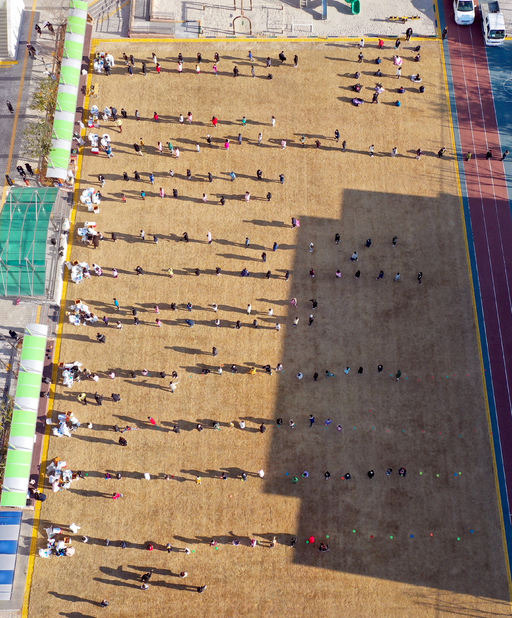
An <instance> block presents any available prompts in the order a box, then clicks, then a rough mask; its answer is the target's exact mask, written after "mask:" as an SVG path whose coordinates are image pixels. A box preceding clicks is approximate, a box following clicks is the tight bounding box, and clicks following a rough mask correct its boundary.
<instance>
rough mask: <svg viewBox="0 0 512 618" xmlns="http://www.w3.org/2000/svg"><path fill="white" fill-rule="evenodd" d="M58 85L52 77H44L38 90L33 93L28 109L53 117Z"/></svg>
mask: <svg viewBox="0 0 512 618" xmlns="http://www.w3.org/2000/svg"><path fill="white" fill-rule="evenodd" d="M58 87H59V84H58V82H57V80H56V79H54V78H53V77H50V76H48V77H45V78H43V79H42V80H41V82H40V84H39V87H38V89H37V90H36V91H35V92H34V94H33V97H32V102H31V103H30V109H35V110H37V111H39V112H48V113H49V114H51V115H52V116H53V112H54V110H55V105H56V103H57V89H58Z"/></svg>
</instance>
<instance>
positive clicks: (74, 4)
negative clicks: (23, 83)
mask: <svg viewBox="0 0 512 618" xmlns="http://www.w3.org/2000/svg"><path fill="white" fill-rule="evenodd" d="M86 27H87V2H82V0H70V3H69V17H68V21H67V25H66V37H65V39H64V49H63V52H62V63H61V70H60V78H59V88H58V91H57V106H56V109H55V117H54V122H53V132H52V146H51V149H50V154H49V155H48V167H47V170H46V176H47V177H48V178H62V179H64V178H66V177H67V174H68V165H69V157H70V153H71V147H72V140H73V129H74V126H75V111H76V102H77V98H78V87H79V84H80V69H81V66H82V55H83V49H84V39H85V30H86Z"/></svg>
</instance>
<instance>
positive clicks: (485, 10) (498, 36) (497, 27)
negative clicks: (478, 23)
mask: <svg viewBox="0 0 512 618" xmlns="http://www.w3.org/2000/svg"><path fill="white" fill-rule="evenodd" d="M480 10H481V12H482V30H483V33H484V39H485V44H486V45H503V43H504V42H505V36H506V30H505V18H504V17H503V13H502V12H501V10H500V5H499V3H498V2H497V0H494V1H493V2H481V3H480Z"/></svg>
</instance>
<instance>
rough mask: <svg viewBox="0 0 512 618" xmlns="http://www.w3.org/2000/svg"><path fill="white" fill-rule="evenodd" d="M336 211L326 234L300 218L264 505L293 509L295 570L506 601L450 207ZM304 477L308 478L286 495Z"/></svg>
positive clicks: (375, 202)
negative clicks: (274, 497) (323, 547)
mask: <svg viewBox="0 0 512 618" xmlns="http://www.w3.org/2000/svg"><path fill="white" fill-rule="evenodd" d="M342 204H343V206H342V209H341V219H340V220H333V219H323V218H316V217H300V221H301V227H300V230H299V233H298V239H297V246H298V247H300V248H302V249H298V250H297V251H296V257H295V264H294V267H293V273H294V275H293V277H294V278H293V284H292V288H291V296H292V297H297V299H298V301H299V304H298V307H297V309H295V308H293V307H292V308H290V309H289V311H288V316H289V320H288V323H291V321H292V318H293V317H294V316H295V315H298V316H299V317H300V319H301V322H300V324H301V325H302V327H297V328H293V327H289V328H287V329H286V333H285V339H284V343H283V357H282V362H283V365H284V369H285V373H284V374H282V375H281V376H280V378H279V379H280V386H279V390H278V396H277V400H276V406H275V410H276V412H275V417H276V418H277V417H282V418H283V420H284V423H283V425H282V426H279V427H276V429H275V431H274V432H273V439H272V444H271V449H270V454H269V463H268V464H267V466H268V468H269V469H272V470H273V471H274V473H275V476H274V477H272V478H269V479H268V480H267V481H266V491H268V492H269V493H275V494H280V495H286V496H295V497H297V498H298V499H299V500H300V501H301V507H300V518H299V521H298V522H297V529H296V533H297V537H298V539H299V541H298V544H297V546H296V553H295V558H294V560H295V562H296V563H299V564H306V565H310V566H316V567H321V568H326V569H332V570H338V571H346V572H350V573H356V574H360V575H363V576H368V577H376V578H384V579H387V580H393V581H397V582H404V583H408V584H413V585H417V586H425V587H430V588H436V589H439V590H450V591H454V592H457V593H465V594H470V595H475V596H484V597H489V598H494V599H502V600H508V598H509V596H508V585H507V578H506V570H505V558H504V552H503V545H502V539H501V532H500V523H499V517H498V504H497V499H496V490H495V484H494V477H493V472H492V456H491V445H490V441H489V435H488V429H487V420H486V414H485V406H484V397H483V390H482V379H481V376H480V364H479V356H478V347H477V339H476V330H475V325H474V317H473V306H472V298H471V291H470V287H469V284H470V279H469V273H468V268H467V261H466V253H465V245H464V235H463V234H464V231H463V227H462V221H461V217H460V212H459V207H458V198H457V197H456V196H454V195H441V196H439V197H437V198H427V197H418V196H411V195H398V194H396V195H395V194H391V193H372V192H365V191H356V190H345V191H344V194H343V200H342ZM336 232H339V233H340V234H341V239H342V240H341V243H340V244H339V245H336V244H335V242H334V235H335V233H336ZM393 236H397V237H398V243H397V245H396V247H395V246H393V245H392V238H393ZM367 238H371V239H372V246H371V247H370V248H366V247H365V246H364V245H365V240H366V239H367ZM310 241H314V242H315V251H314V253H312V254H311V253H309V252H308V250H307V247H308V244H309V242H310ZM354 250H356V251H357V252H358V253H359V260H358V262H357V263H351V261H350V255H351V254H352V252H353V251H354ZM311 268H313V269H314V270H315V272H316V277H315V278H311V277H310V275H309V271H310V269H311ZM337 268H339V269H340V270H341V271H342V273H343V277H342V279H341V280H340V279H337V278H336V277H335V271H336V269H337ZM357 270H360V271H361V276H360V278H359V279H356V278H355V277H354V274H355V272H356V271H357ZM380 270H383V271H384V278H383V279H377V278H376V277H377V275H378V273H379V271H380ZM418 271H422V272H423V279H422V283H421V284H418V281H417V273H418ZM396 272H400V274H401V280H400V281H399V282H395V281H393V276H394V274H395V273H396ZM312 298H315V299H317V300H318V305H319V306H318V308H317V309H314V310H313V309H312V308H311V307H312V303H311V302H309V301H308V299H312ZM310 313H313V314H314V315H315V321H314V323H313V324H312V325H311V326H310V327H308V315H309V314H310ZM292 314H293V315H292ZM379 364H382V365H383V366H384V369H383V371H382V372H378V370H377V365H379ZM347 366H350V367H351V371H350V373H349V375H345V373H344V369H345V368H346V367H347ZM359 367H363V373H362V375H361V374H358V368H359ZM399 369H400V370H401V371H402V378H401V380H400V382H399V383H397V382H396V381H395V379H394V377H393V376H394V375H395V372H396V371H397V370H399ZM326 370H329V371H330V372H333V373H334V374H335V376H333V377H326V376H325V371H326ZM298 371H301V372H303V374H304V379H303V380H300V381H299V380H297V378H296V377H295V376H296V373H297V372H298ZM315 371H316V372H318V373H319V379H318V381H317V382H315V381H314V380H313V374H314V372H315ZM309 414H313V415H314V416H315V418H316V422H315V424H314V426H313V427H312V428H309V423H308V420H307V419H308V416H309ZM290 418H292V419H293V420H294V421H295V423H296V427H295V428H293V429H292V428H290V427H289V426H288V421H289V419H290ZM327 418H331V419H332V421H333V422H332V424H330V425H325V419H327ZM338 424H341V425H342V427H343V429H342V430H341V431H338V430H337V425H338ZM401 466H405V467H406V469H407V476H406V477H405V478H401V477H399V476H398V474H397V472H398V469H399V468H400V467H401ZM387 468H392V469H393V472H392V474H391V475H390V476H387V475H386V469H387ZM370 469H374V470H375V477H374V478H373V479H371V480H370V479H369V478H368V476H367V472H368V470H370ZM327 470H328V471H329V472H330V473H331V477H330V479H329V480H325V479H324V472H325V471H327ZM303 471H307V472H309V478H305V479H304V478H300V480H299V482H297V483H294V482H293V481H292V478H293V476H294V475H298V476H299V477H300V475H301V473H302V472H303ZM346 472H350V474H351V477H352V478H351V480H343V479H342V478H341V477H342V476H343V475H344V474H345V473H346ZM459 472H460V473H461V474H460V475H459V474H458V473H459ZM310 535H314V536H315V537H316V538H317V539H320V540H325V539H326V537H327V535H328V536H329V539H328V542H329V544H330V551H329V552H328V553H320V552H319V551H318V549H317V547H316V546H315V547H312V546H311V545H308V544H306V543H305V539H307V538H308V537H309V536H310ZM458 539H460V540H458ZM340 593H342V591H340Z"/></svg>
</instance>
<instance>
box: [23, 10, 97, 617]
mask: <svg viewBox="0 0 512 618" xmlns="http://www.w3.org/2000/svg"><path fill="white" fill-rule="evenodd" d="M35 1H36V0H34V2H35ZM91 66H92V65H91ZM91 79H92V69H91V67H89V75H88V76H87V84H86V92H87V93H88V92H89V90H90V86H91ZM88 106H89V94H86V96H85V100H84V109H87V108H88ZM82 133H85V129H83V130H82ZM83 155H84V149H83V148H82V152H81V154H79V155H78V169H77V174H76V176H75V189H74V192H73V200H74V203H75V206H74V207H73V210H72V211H71V221H70V224H71V225H70V229H69V243H68V250H67V255H66V260H69V259H70V257H71V250H72V248H73V238H74V229H75V220H76V214H77V203H78V194H79V187H80V174H81V171H82V159H83ZM68 282H69V276H68V270H67V269H65V271H64V282H63V285H62V296H61V302H60V315H59V324H58V326H57V334H56V339H55V349H54V357H53V363H54V364H53V373H52V383H51V385H50V399H49V402H48V416H51V412H52V410H53V405H54V401H55V387H56V384H57V377H58V365H59V358H60V348H61V344H62V328H63V325H64V317H65V311H64V310H65V307H66V297H67V289H68ZM49 445H50V428H49V427H48V429H47V431H46V432H45V436H44V441H43V450H42V453H41V471H40V475H39V488H38V489H39V490H40V491H42V490H43V487H44V478H45V475H46V463H45V461H46V459H47V457H48V447H49ZM41 507H42V502H39V501H36V504H35V508H34V524H33V528H32V541H31V544H30V557H29V562H28V568H27V579H26V584H25V594H24V597H23V608H22V617H23V618H27V617H28V615H29V614H28V610H29V604H30V591H31V588H32V577H33V574H34V566H35V558H36V555H37V534H38V531H39V521H40V517H41Z"/></svg>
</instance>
